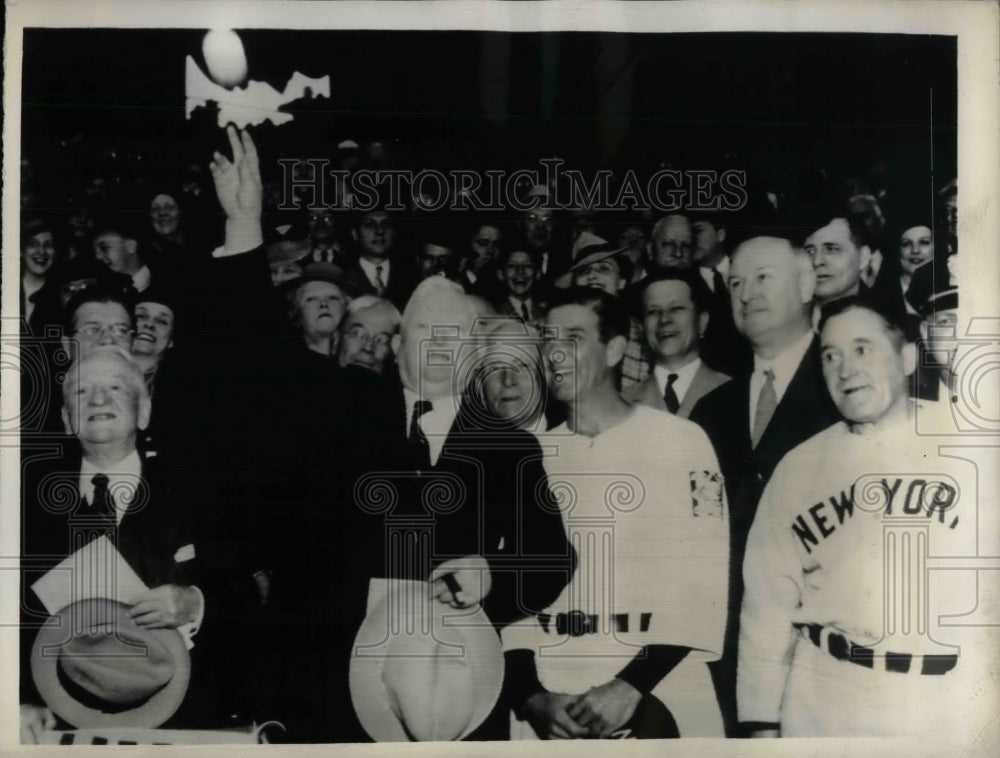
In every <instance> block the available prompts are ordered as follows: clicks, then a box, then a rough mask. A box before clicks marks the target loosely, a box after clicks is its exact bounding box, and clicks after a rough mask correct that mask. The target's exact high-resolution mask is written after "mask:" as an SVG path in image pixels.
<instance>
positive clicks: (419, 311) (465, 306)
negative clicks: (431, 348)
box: [403, 292, 476, 334]
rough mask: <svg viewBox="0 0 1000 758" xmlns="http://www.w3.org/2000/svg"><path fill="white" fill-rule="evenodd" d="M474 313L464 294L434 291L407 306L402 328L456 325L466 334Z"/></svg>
mask: <svg viewBox="0 0 1000 758" xmlns="http://www.w3.org/2000/svg"><path fill="white" fill-rule="evenodd" d="M475 315H476V314H475V312H474V310H473V308H472V304H471V303H470V302H469V300H468V298H467V297H466V296H465V295H459V294H457V293H450V292H436V293H434V295H433V296H432V297H425V298H423V299H421V300H419V301H417V302H416V303H413V304H412V307H410V308H407V313H406V318H405V319H404V321H403V330H404V331H407V330H414V329H424V330H429V329H432V328H433V327H453V326H457V327H458V328H459V329H460V330H461V332H462V334H467V333H468V330H469V327H470V326H471V324H472V322H473V320H474V319H475Z"/></svg>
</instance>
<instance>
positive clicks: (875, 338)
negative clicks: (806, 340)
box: [820, 308, 892, 347]
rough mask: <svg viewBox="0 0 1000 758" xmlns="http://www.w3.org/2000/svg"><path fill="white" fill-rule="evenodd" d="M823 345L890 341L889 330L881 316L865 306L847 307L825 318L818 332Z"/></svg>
mask: <svg viewBox="0 0 1000 758" xmlns="http://www.w3.org/2000/svg"><path fill="white" fill-rule="evenodd" d="M820 342H821V344H822V346H823V347H844V346H845V345H850V344H853V343H856V342H867V343H869V344H881V343H887V342H888V343H891V342H892V339H891V332H890V330H889V327H888V326H887V325H886V323H885V322H884V321H883V320H882V317H881V316H879V315H878V314H876V313H873V312H872V311H870V310H868V309H867V308H848V309H847V310H845V311H843V312H841V313H837V314H836V315H834V316H831V317H830V318H829V319H827V321H826V323H825V324H824V325H823V331H822V333H821V334H820Z"/></svg>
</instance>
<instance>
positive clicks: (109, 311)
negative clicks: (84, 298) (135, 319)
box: [73, 302, 132, 326]
mask: <svg viewBox="0 0 1000 758" xmlns="http://www.w3.org/2000/svg"><path fill="white" fill-rule="evenodd" d="M91 322H93V323H95V324H100V325H101V326H111V325H113V324H131V323H132V319H131V317H130V316H129V313H128V311H127V310H126V309H125V306H124V305H122V304H121V303H98V302H87V303H82V304H81V305H80V307H79V308H77V309H76V313H74V314H73V323H74V324H77V325H79V324H87V323H91Z"/></svg>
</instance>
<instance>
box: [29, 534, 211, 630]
mask: <svg viewBox="0 0 1000 758" xmlns="http://www.w3.org/2000/svg"><path fill="white" fill-rule="evenodd" d="M31 589H32V590H34V592H35V594H36V595H38V599H39V600H41V601H42V605H44V606H45V610H47V611H48V612H49V613H50V614H55V613H58V612H59V611H61V610H62V609H63V608H65V607H66V606H68V605H70V604H71V603H75V602H77V601H78V600H88V599H90V598H108V599H110V600H117V601H118V602H120V603H124V604H125V605H131V604H132V602H133V600H134V599H135V597H136V596H137V595H139V593H141V592H145V591H146V590H147V589H149V588H148V587H147V586H146V585H145V583H144V582H143V581H142V579H140V578H139V575H138V574H136V573H135V571H134V570H133V569H132V567H131V566H130V565H129V564H128V561H126V560H125V559H124V558H123V557H122V554H121V553H119V552H118V549H117V548H116V547H115V546H114V545H113V544H112V543H111V540H109V539H108V538H107V537H98V538H97V539H95V540H92V541H91V542H88V543H87V544H86V545H84V546H83V547H81V548H80V549H79V550H77V551H76V552H74V553H72V554H71V555H69V556H68V557H67V558H65V559H64V560H63V561H62V562H60V563H59V564H58V565H57V566H55V567H54V568H53V569H52V570H51V571H49V572H48V573H47V574H45V575H44V576H42V577H41V578H40V579H38V581H36V582H35V583H34V584H32V585H31ZM193 626H194V625H193V624H184V625H183V626H180V627H178V628H177V631H178V632H180V633H181V636H182V637H183V638H184V642H185V644H186V645H187V648H188V650H190V649H191V648H192V647H194V643H193V642H192V641H191V636H192V635H191V629H192V628H193Z"/></svg>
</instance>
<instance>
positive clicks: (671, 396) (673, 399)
mask: <svg viewBox="0 0 1000 758" xmlns="http://www.w3.org/2000/svg"><path fill="white" fill-rule="evenodd" d="M676 381H677V374H668V375H667V388H666V389H665V390H664V391H663V402H664V403H666V404H667V410H668V411H670V412H671V413H677V409H678V408H680V407H681V404H680V401H679V400H678V399H677V393H676V392H674V382H676Z"/></svg>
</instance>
